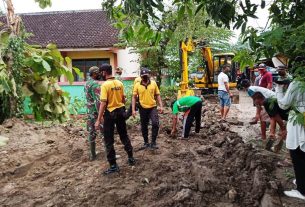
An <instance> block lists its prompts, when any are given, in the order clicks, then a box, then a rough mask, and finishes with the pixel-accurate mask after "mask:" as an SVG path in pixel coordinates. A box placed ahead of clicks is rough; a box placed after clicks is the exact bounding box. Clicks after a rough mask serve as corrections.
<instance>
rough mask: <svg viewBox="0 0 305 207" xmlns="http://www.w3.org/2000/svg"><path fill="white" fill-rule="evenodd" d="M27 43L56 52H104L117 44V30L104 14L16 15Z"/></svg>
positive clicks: (88, 12)
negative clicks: (50, 47) (51, 46)
mask: <svg viewBox="0 0 305 207" xmlns="http://www.w3.org/2000/svg"><path fill="white" fill-rule="evenodd" d="M20 16H21V18H22V20H23V22H24V25H25V29H26V31H27V32H29V33H32V34H33V35H34V37H31V38H30V40H29V43H32V44H40V45H42V46H46V45H47V44H49V43H55V44H57V47H58V48H105V47H112V46H113V45H114V44H116V43H118V30H116V29H115V28H114V27H113V26H112V25H111V23H110V20H109V18H108V17H107V14H106V12H105V11H102V10H80V11H59V12H42V13H25V14H20Z"/></svg>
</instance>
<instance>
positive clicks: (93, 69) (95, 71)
mask: <svg viewBox="0 0 305 207" xmlns="http://www.w3.org/2000/svg"><path fill="white" fill-rule="evenodd" d="M99 71H100V69H99V68H98V67H97V66H92V67H90V68H89V73H90V74H93V73H98V72H99Z"/></svg>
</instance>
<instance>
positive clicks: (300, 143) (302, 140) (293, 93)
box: [277, 81, 305, 152]
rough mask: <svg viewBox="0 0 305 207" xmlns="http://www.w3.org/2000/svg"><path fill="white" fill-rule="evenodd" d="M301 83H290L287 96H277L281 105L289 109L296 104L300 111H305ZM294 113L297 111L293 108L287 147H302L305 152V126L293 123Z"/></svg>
mask: <svg viewBox="0 0 305 207" xmlns="http://www.w3.org/2000/svg"><path fill="white" fill-rule="evenodd" d="M299 84H300V82H298V81H293V82H292V83H290V85H289V87H288V89H287V91H286V93H285V96H284V97H283V98H280V97H277V98H278V100H277V101H278V104H279V107H281V108H282V109H288V108H290V107H291V106H294V107H296V109H297V110H298V111H299V112H301V113H304V112H305V93H302V91H301V89H300V86H299ZM294 115H295V112H294V111H293V110H291V111H290V113H289V118H288V122H287V139H286V147H287V149H290V150H295V149H296V148H298V147H300V149H301V150H302V151H303V152H305V127H304V125H301V124H293V122H294V118H293V117H294Z"/></svg>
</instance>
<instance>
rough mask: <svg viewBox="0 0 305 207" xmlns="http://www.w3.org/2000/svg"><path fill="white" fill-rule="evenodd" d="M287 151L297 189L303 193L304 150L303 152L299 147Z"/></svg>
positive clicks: (304, 183) (304, 181) (304, 177)
mask: <svg viewBox="0 0 305 207" xmlns="http://www.w3.org/2000/svg"><path fill="white" fill-rule="evenodd" d="M289 151H290V156H291V159H292V164H293V169H294V173H295V179H296V182H297V190H298V191H299V192H300V193H301V194H303V195H305V152H303V151H302V150H301V149H300V147H298V148H297V149H295V150H289Z"/></svg>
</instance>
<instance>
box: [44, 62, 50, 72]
mask: <svg viewBox="0 0 305 207" xmlns="http://www.w3.org/2000/svg"><path fill="white" fill-rule="evenodd" d="M42 66H43V68H44V69H45V70H46V71H51V66H50V64H49V63H48V62H47V61H45V60H42Z"/></svg>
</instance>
